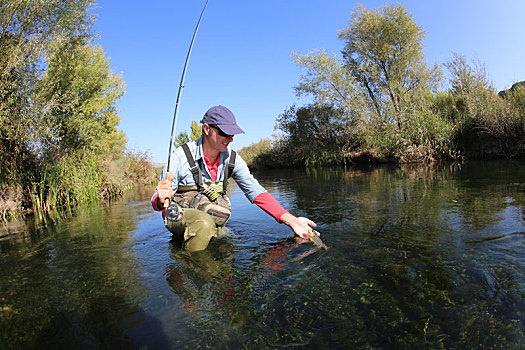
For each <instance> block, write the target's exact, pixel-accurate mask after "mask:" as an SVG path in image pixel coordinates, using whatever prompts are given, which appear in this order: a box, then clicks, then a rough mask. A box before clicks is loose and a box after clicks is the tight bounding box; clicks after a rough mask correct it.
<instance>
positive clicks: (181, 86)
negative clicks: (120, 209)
mask: <svg viewBox="0 0 525 350" xmlns="http://www.w3.org/2000/svg"><path fill="white" fill-rule="evenodd" d="M208 1H209V0H206V3H205V4H204V7H203V8H202V11H201V15H200V17H199V20H198V21H197V25H196V26H195V31H194V32H193V37H192V38H191V43H190V47H189V49H188V54H187V55H186V61H185V62H184V68H183V70H182V76H181V79H180V85H179V92H178V93H177V101H176V102H175V111H174V112H173V123H172V124H171V137H170V147H169V151H168V164H167V166H166V175H167V173H169V172H170V159H171V148H172V146H173V135H174V133H175V126H176V124H177V114H178V111H179V104H180V98H181V93H182V88H183V87H184V78H185V77H186V69H187V68H188V62H189V60H190V55H191V50H192V49H193V43H194V42H195V37H196V36H197V31H198V30H199V26H200V24H201V20H202V16H203V15H204V10H206V7H207V6H208ZM168 205H169V199H166V200H165V201H164V207H168Z"/></svg>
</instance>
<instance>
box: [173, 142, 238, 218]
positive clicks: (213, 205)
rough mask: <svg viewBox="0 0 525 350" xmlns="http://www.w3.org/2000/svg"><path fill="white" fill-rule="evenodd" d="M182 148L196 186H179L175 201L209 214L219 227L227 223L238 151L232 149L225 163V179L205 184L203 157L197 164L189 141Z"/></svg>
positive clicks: (185, 206) (229, 215) (229, 214)
mask: <svg viewBox="0 0 525 350" xmlns="http://www.w3.org/2000/svg"><path fill="white" fill-rule="evenodd" d="M182 149H183V151H184V154H185V155H186V159H187V161H188V165H189V166H190V171H191V174H192V175H193V180H194V181H195V186H179V188H178V189H177V193H175V196H174V201H175V202H176V203H177V204H178V205H180V206H181V207H182V208H194V209H198V210H201V211H203V212H205V213H207V214H209V215H210V216H211V217H212V218H213V220H214V221H215V224H216V225H217V226H219V227H222V226H224V225H226V223H227V222H228V220H229V219H230V217H231V214H232V212H231V204H230V200H229V199H228V197H227V195H226V192H227V189H228V179H229V178H230V177H231V175H232V173H233V169H234V168H235V158H236V156H237V152H235V151H234V150H232V151H231V154H230V158H229V160H228V163H227V164H225V165H224V177H223V181H222V182H215V183H209V184H205V183H203V181H202V170H201V166H202V159H200V160H199V164H196V162H195V160H194V159H193V155H192V154H191V151H190V149H189V147H188V144H187V143H186V144H184V145H182Z"/></svg>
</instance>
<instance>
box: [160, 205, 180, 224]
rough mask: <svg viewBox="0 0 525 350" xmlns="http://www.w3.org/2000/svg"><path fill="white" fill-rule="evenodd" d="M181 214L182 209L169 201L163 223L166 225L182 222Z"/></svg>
mask: <svg viewBox="0 0 525 350" xmlns="http://www.w3.org/2000/svg"><path fill="white" fill-rule="evenodd" d="M182 213H183V210H182V207H181V206H180V205H178V204H177V203H175V202H174V201H170V204H169V206H168V207H167V208H166V214H165V217H164V223H165V224H166V225H167V224H168V223H175V222H179V221H180V220H182Z"/></svg>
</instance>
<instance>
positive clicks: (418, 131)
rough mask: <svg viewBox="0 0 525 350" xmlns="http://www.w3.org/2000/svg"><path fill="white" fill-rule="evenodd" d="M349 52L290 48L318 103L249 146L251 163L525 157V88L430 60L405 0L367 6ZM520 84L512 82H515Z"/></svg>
mask: <svg viewBox="0 0 525 350" xmlns="http://www.w3.org/2000/svg"><path fill="white" fill-rule="evenodd" d="M339 39H341V40H342V41H343V43H344V47H343V49H342V52H341V55H340V56H338V55H335V54H329V53H327V52H325V51H323V50H315V51H312V52H311V53H309V54H306V55H299V54H295V53H294V54H292V56H293V57H294V59H295V61H296V63H297V64H298V65H299V66H300V67H301V68H303V71H304V74H303V75H302V77H301V78H300V80H299V83H298V84H297V86H296V87H295V90H296V92H297V95H298V96H309V97H311V98H312V101H313V102H312V103H311V104H309V105H306V106H301V107H297V106H292V107H290V108H289V109H288V110H286V111H284V112H283V113H282V114H281V115H280V116H279V117H278V118H277V123H276V129H278V130H280V131H281V134H280V137H278V138H277V139H276V140H273V141H272V142H271V144H270V142H269V140H263V141H261V143H259V144H255V145H252V146H250V147H246V148H245V149H243V150H242V152H241V154H245V155H246V156H247V158H248V161H250V162H251V164H252V166H266V167H282V166H305V165H306V166H316V165H328V164H330V165H336V164H345V163H346V164H352V163H356V162H400V163H409V162H434V161H440V160H462V159H466V158H515V157H522V156H523V155H524V154H525V86H523V84H516V85H515V86H514V87H513V88H512V89H510V90H507V91H505V93H500V95H498V94H497V92H496V90H495V89H494V87H493V86H492V83H491V82H490V81H489V80H488V78H487V73H486V72H485V68H484V66H483V64H481V63H479V62H472V63H470V62H468V60H467V59H466V58H465V57H464V56H462V55H460V54H457V53H452V54H451V58H450V60H449V61H448V62H446V63H445V64H444V65H443V66H438V65H437V64H434V65H428V64H427V63H426V61H425V57H424V55H423V41H424V39H425V32H424V31H423V29H422V28H421V27H420V26H419V25H417V24H416V22H415V21H414V19H413V17H412V15H411V14H409V13H408V12H407V10H406V9H405V8H404V7H403V6H402V5H393V6H383V7H381V8H379V9H376V10H368V9H366V8H364V7H363V6H359V7H358V8H357V9H356V11H355V12H353V13H352V17H351V20H350V23H349V25H348V26H347V27H346V28H343V30H341V31H340V32H339ZM511 83H512V82H511Z"/></svg>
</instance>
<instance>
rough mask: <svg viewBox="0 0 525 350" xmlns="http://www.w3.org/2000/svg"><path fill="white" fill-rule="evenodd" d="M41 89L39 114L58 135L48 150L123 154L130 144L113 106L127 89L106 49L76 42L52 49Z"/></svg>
mask: <svg viewBox="0 0 525 350" xmlns="http://www.w3.org/2000/svg"><path fill="white" fill-rule="evenodd" d="M37 87H38V92H39V94H38V97H39V99H38V103H39V106H40V110H41V111H42V113H43V115H44V117H45V119H46V120H48V122H49V123H50V126H51V127H52V128H53V130H54V131H55V135H53V137H55V139H56V146H54V147H53V146H49V147H48V148H49V149H50V150H52V151H55V149H56V148H58V149H60V150H61V151H62V152H69V151H76V150H79V149H83V150H90V151H95V152H97V153H112V154H116V155H120V154H121V153H122V151H123V150H124V144H125V142H126V138H125V136H124V134H123V132H122V131H121V130H118V129H117V125H118V123H119V122H120V117H119V116H118V114H117V110H116V108H115V103H116V102H117V101H118V99H119V98H120V97H121V96H122V95H123V94H124V91H125V88H124V83H123V81H122V78H121V77H120V76H118V75H115V74H114V73H113V72H112V71H111V69H110V68H109V61H108V59H107V58H106V57H105V53H104V50H103V49H102V47H100V46H92V45H91V44H89V43H87V44H84V45H81V44H79V43H78V42H77V41H76V40H74V41H72V42H68V43H65V44H63V45H60V46H59V47H57V48H54V49H53V50H52V51H51V52H50V59H49V63H48V69H47V70H46V72H45V75H44V76H43V78H42V79H41V80H40V82H39V84H38V85H37ZM53 153H55V152H53Z"/></svg>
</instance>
